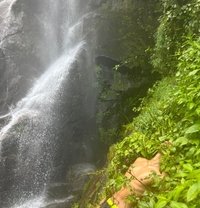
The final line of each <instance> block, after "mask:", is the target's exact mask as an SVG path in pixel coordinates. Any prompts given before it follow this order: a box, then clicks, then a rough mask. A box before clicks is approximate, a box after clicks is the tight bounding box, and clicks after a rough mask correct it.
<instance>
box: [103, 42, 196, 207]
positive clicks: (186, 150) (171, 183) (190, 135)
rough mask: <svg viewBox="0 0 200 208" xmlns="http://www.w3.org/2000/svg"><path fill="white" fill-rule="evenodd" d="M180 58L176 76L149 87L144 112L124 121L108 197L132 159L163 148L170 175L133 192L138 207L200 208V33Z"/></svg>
mask: <svg viewBox="0 0 200 208" xmlns="http://www.w3.org/2000/svg"><path fill="white" fill-rule="evenodd" d="M177 58H178V66H177V68H178V71H177V73H176V75H175V76H173V77H169V78H165V79H164V80H163V81H161V82H160V83H158V84H157V85H156V86H154V88H153V89H151V90H150V92H149V95H148V97H147V98H145V100H144V101H143V105H142V106H141V109H139V110H141V113H140V115H139V116H138V117H137V118H135V119H134V120H133V122H131V123H130V124H129V125H127V126H126V131H125V134H127V135H128V136H126V137H125V139H123V140H122V141H121V142H120V143H118V144H116V145H114V146H113V147H112V148H111V150H110V155H109V160H110V163H109V166H108V168H107V173H108V178H110V180H108V183H107V187H106V188H105V193H106V194H107V197H109V196H110V195H111V194H112V193H114V192H115V191H116V190H119V187H120V186H122V184H123V182H124V179H123V177H122V175H123V173H124V172H125V171H126V170H127V168H128V167H129V165H130V164H131V163H132V162H133V161H134V159H136V158H137V157H138V156H142V157H146V158H151V157H153V155H155V154H156V153H157V152H161V153H162V155H163V156H162V167H161V170H162V171H163V172H164V173H165V174H166V176H165V178H164V179H162V180H161V179H160V180H159V179H158V178H156V179H155V180H156V182H155V183H154V185H153V186H152V187H151V189H149V190H148V191H146V193H145V194H144V196H143V197H142V198H139V199H138V198H136V197H134V196H133V197H132V201H133V203H134V207H138V208H163V207H166V208H187V207H188V208H199V207H200V200H199V198H200V148H199V147H200V85H199V83H200V38H198V39H197V40H192V39H188V40H187V41H186V43H185V45H184V46H183V51H182V52H179V53H178V54H177ZM166 142H167V143H166Z"/></svg>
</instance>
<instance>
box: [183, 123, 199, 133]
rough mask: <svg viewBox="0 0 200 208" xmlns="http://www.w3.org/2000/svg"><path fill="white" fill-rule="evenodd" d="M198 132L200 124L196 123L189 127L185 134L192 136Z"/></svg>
mask: <svg viewBox="0 0 200 208" xmlns="http://www.w3.org/2000/svg"><path fill="white" fill-rule="evenodd" d="M199 131H200V123H196V124H194V125H192V126H190V127H189V128H188V129H187V130H186V132H185V133H186V134H192V133H195V132H199Z"/></svg>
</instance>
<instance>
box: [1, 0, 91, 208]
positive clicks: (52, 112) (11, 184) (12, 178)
mask: <svg viewBox="0 0 200 208" xmlns="http://www.w3.org/2000/svg"><path fill="white" fill-rule="evenodd" d="M21 2H22V1H21ZM45 2H46V1H44V2H41V5H37V7H41V8H45V6H47V5H46V3H45ZM80 2H81V1H80ZM80 2H79V1H74V0H67V1H63V0H59V1H55V0H49V4H48V6H49V7H51V11H49V14H48V12H45V15H44V17H42V16H40V17H39V18H41V19H39V21H40V22H41V23H40V24H44V26H43V27H42V28H43V29H42V31H43V36H42V37H41V42H42V41H45V42H46V43H47V42H48V44H51V43H52V48H51V50H52V51H49V46H48V47H47V48H46V50H45V48H42V50H41V61H42V62H43V63H45V60H48V61H50V62H51V63H52V64H51V65H50V67H47V70H46V71H44V73H43V74H41V75H40V76H39V78H37V80H36V81H35V82H34V84H33V87H32V88H31V89H30V90H29V91H28V93H27V95H26V96H25V97H24V98H22V99H21V100H20V101H19V102H17V104H16V105H15V107H12V108H11V109H10V112H9V113H7V114H6V115H2V116H0V120H4V122H5V125H3V126H2V128H1V130H0V145H1V152H0V153H1V157H0V162H1V163H0V164H1V166H2V167H1V166H0V168H3V171H4V172H5V174H4V175H3V177H4V176H6V175H7V178H6V179H5V178H3V180H1V179H0V185H1V188H2V190H0V191H1V192H2V193H1V197H0V204H1V208H11V207H12V208H42V207H44V206H45V203H47V202H46V201H45V188H46V186H48V183H49V180H50V178H51V177H52V173H53V171H54V165H53V162H52V161H54V157H55V156H56V151H59V147H58V145H57V142H58V143H59V137H60V136H59V134H57V132H58V131H59V128H57V127H58V126H59V125H58V124H57V123H56V122H57V121H59V119H60V118H59V116H60V115H62V113H61V114H58V108H59V106H60V105H61V104H60V103H62V102H63V101H62V96H63V94H66V92H65V91H66V89H68V88H70V84H69V82H70V81H71V80H70V79H71V78H70V77H72V75H70V73H73V71H74V70H75V69H76V68H77V64H78V61H79V59H80V58H81V57H83V56H84V55H83V54H86V53H87V42H86V41H85V40H84V37H85V34H83V22H84V20H85V18H88V17H89V13H88V14H87V12H86V7H85V8H83V7H82V6H81V5H82V4H81V3H80ZM86 2H87V1H86ZM14 4H20V1H18V0H15V1H12V4H10V6H9V11H10V15H11V13H12V12H13V11H12V9H13V8H14V6H13V5H14ZM47 9H48V7H47ZM59 10H62V14H60V13H59V12H60V11H59ZM7 15H9V14H7ZM48 15H50V16H48ZM42 18H44V19H42ZM10 21H12V18H10ZM59 24H60V25H59ZM58 25H59V26H60V28H58ZM40 30H41V28H40ZM45 54H46V55H45ZM75 77H79V75H76V76H75ZM72 78H73V77H72ZM74 79H75V78H74ZM79 84H80V83H77V85H79ZM66 86H67V87H68V88H66ZM72 94H73V93H72ZM68 102H69V103H70V100H68ZM80 105H81V104H80ZM69 106H70V105H69ZM68 111H69V113H68V114H69V115H68V114H66V115H65V116H67V117H71V116H72V115H71V113H70V109H68ZM68 131H69V132H70V131H71V130H70V128H69V130H68ZM8 154H9V156H8ZM10 155H11V156H10ZM10 158H11V159H10ZM69 160H70V158H69ZM66 197H67V196H66ZM47 204H48V203H47Z"/></svg>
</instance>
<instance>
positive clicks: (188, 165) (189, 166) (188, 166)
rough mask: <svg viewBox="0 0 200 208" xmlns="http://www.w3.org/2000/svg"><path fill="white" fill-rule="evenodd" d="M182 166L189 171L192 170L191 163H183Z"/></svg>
mask: <svg viewBox="0 0 200 208" xmlns="http://www.w3.org/2000/svg"><path fill="white" fill-rule="evenodd" d="M183 168H184V169H185V170H187V171H189V172H191V171H193V167H192V165H191V164H189V163H188V164H183Z"/></svg>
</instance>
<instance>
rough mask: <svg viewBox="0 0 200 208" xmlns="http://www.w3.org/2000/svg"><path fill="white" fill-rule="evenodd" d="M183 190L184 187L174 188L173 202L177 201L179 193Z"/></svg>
mask: <svg viewBox="0 0 200 208" xmlns="http://www.w3.org/2000/svg"><path fill="white" fill-rule="evenodd" d="M184 189H185V186H184V185H182V186H178V187H176V188H175V190H174V191H173V199H174V200H178V199H179V196H180V194H181V192H182V191H183V190H184Z"/></svg>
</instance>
